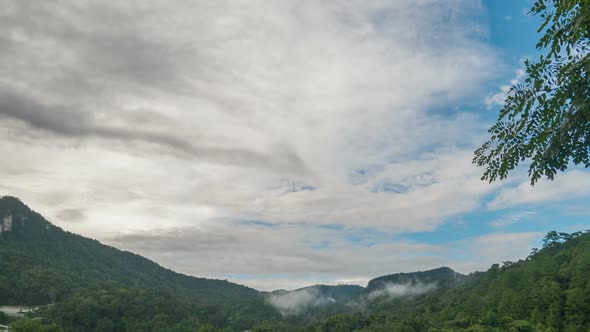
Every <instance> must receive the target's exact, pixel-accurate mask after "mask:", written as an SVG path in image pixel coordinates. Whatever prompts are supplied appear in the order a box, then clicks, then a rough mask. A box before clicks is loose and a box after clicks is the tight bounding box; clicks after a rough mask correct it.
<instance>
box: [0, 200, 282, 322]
mask: <svg viewBox="0 0 590 332" xmlns="http://www.w3.org/2000/svg"><path fill="white" fill-rule="evenodd" d="M0 213H1V214H2V217H3V218H2V219H1V222H0V230H1V233H0V305H47V304H52V303H56V304H59V305H56V306H53V307H52V308H55V310H54V311H57V310H59V309H60V308H61V307H60V306H62V305H65V304H67V303H69V302H72V301H73V302H76V303H69V304H71V305H75V306H77V305H79V304H81V303H82V302H84V301H85V300H88V302H90V303H93V305H94V303H95V302H96V304H97V305H99V304H100V297H101V296H102V295H104V294H107V293H108V294H109V295H113V294H116V295H115V297H120V298H119V299H117V298H113V299H111V300H113V301H114V300H117V301H119V300H120V301H123V300H130V299H128V298H129V297H130V294H134V296H136V297H146V299H145V300H150V301H151V300H157V301H160V302H168V303H167V305H168V306H170V307H180V308H182V307H185V308H188V309H183V310H180V311H179V312H185V311H190V310H198V311H199V313H198V315H196V316H198V317H197V318H198V319H199V321H202V322H206V323H212V324H214V325H216V326H224V325H227V324H224V323H223V322H225V321H228V320H229V319H230V318H231V319H232V320H233V321H234V322H235V323H234V325H236V326H239V327H240V328H242V327H243V328H244V329H245V328H247V327H249V326H252V325H253V324H255V323H256V322H257V321H258V320H259V319H260V318H261V317H264V318H269V319H271V318H273V317H277V316H278V313H276V310H274V309H273V308H272V307H270V306H269V305H267V304H265V300H264V297H263V296H262V295H261V294H260V293H259V292H258V291H256V290H254V289H252V288H249V287H246V286H242V285H238V284H235V283H231V282H227V281H223V280H211V279H205V278H195V277H191V276H187V275H184V274H180V273H176V272H173V271H171V270H169V269H166V268H163V267H161V266H160V265H158V264H156V263H154V262H152V261H150V260H148V259H146V258H144V257H141V256H139V255H136V254H133V253H131V252H126V251H121V250H118V249H116V248H113V247H110V246H106V245H103V244H101V243H99V242H98V241H96V240H92V239H88V238H85V237H82V236H80V235H76V234H73V233H70V232H66V231H64V230H62V229H61V228H59V227H57V226H55V225H53V224H51V223H50V222H48V221H47V220H45V219H44V218H43V217H42V216H41V215H40V214H38V213H36V212H34V211H32V210H31V209H30V208H29V207H28V206H26V205H25V204H23V203H22V202H21V201H20V200H18V199H17V198H14V197H2V198H0ZM121 298H125V299H121ZM78 302H80V303H78ZM99 306H100V305H99ZM191 308H192V309H191ZM75 309H76V308H74V311H75ZM89 311H90V309H89ZM243 311H252V312H253V314H252V315H251V316H256V317H255V318H252V319H251V321H248V318H247V317H246V318H245V317H243V316H244V315H242V314H241V313H242V312H243ZM165 312H168V315H169V316H171V317H172V316H173V314H174V313H175V312H176V308H172V309H170V308H167V309H166V310H165ZM53 314H56V315H57V313H56V312H54V313H53ZM156 314H157V312H156ZM174 315H175V314H174ZM66 316H67V315H66ZM113 316H115V315H113ZM190 316H191V315H187V317H190ZM238 316H239V317H238ZM61 319H63V320H64V321H66V322H65V325H66V326H68V325H69V326H74V325H76V324H77V323H76V322H73V321H71V318H70V317H65V316H59V319H58V323H64V321H59V320H61ZM111 321H113V320H112V319H111ZM222 321H223V322H222ZM0 323H1V322H0ZM121 324H122V323H121ZM94 327H95V326H94V325H93V324H92V323H91V322H88V324H86V328H87V329H88V330H92V329H93V328H94Z"/></svg>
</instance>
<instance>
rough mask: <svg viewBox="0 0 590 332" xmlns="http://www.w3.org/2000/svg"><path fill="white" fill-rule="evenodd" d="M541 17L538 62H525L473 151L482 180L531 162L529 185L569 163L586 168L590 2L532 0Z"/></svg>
mask: <svg viewBox="0 0 590 332" xmlns="http://www.w3.org/2000/svg"><path fill="white" fill-rule="evenodd" d="M531 12H532V13H533V14H534V15H538V16H540V17H541V19H542V20H543V24H542V25H541V27H540V28H539V32H542V33H543V36H542V37H541V39H540V41H539V43H538V44H537V48H538V49H539V50H547V52H546V54H543V55H541V56H540V58H539V60H538V61H536V62H535V61H530V60H527V61H526V62H525V66H526V74H527V77H526V79H525V81H524V83H519V84H517V85H516V86H514V87H512V89H511V90H510V91H509V93H508V98H507V99H506V101H505V104H504V107H503V108H502V110H501V111H500V116H499V119H498V122H497V123H496V124H494V125H493V126H492V127H491V128H490V130H489V132H490V134H491V138H490V140H489V141H487V142H485V143H484V144H483V145H482V147H481V148H479V149H478V150H476V151H475V157H474V159H473V162H474V163H475V164H477V165H478V166H485V167H486V170H485V172H484V173H483V177H482V180H488V181H490V182H492V181H494V180H496V179H497V178H499V179H503V178H505V177H506V176H507V175H508V173H509V171H511V170H512V169H514V168H515V167H516V166H517V165H518V164H519V163H520V162H523V161H525V160H530V161H531V163H530V166H529V176H530V180H531V184H533V185H534V184H535V182H536V181H538V180H539V179H540V178H541V177H543V176H545V177H547V178H549V179H551V180H552V179H553V178H554V176H555V175H556V173H557V171H564V170H565V169H566V168H567V167H568V165H569V163H570V162H573V163H574V164H576V165H578V164H580V165H584V166H585V167H590V77H589V76H588V74H589V73H590V52H589V51H590V48H589V43H590V1H588V0H559V1H557V0H537V1H536V2H535V4H534V6H533V8H532V9H531Z"/></svg>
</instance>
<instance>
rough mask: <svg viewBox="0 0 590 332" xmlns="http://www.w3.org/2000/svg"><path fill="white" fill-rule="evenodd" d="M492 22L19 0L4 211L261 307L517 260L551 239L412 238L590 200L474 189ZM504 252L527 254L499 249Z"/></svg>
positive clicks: (4, 74)
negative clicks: (237, 291) (238, 288)
mask: <svg viewBox="0 0 590 332" xmlns="http://www.w3.org/2000/svg"><path fill="white" fill-rule="evenodd" d="M483 14H484V8H483V6H482V5H481V4H480V3H479V2H477V1H472V0H451V1H434V0H431V1H430V0H424V1H415V0H411V1H410V0H396V1H379V0H376V1H364V0H363V1H361V0H358V1H287V0H284V1H283V0H276V1H275V0H273V1H262V0H261V1H256V0H253V1H240V0H234V1H222V0H215V1H184V0H174V1H165V2H163V1H141V2H132V3H127V2H121V3H120V4H116V2H112V1H110V2H105V1H83V2H81V1H73V0H72V1H65V0H64V1H59V2H54V1H28V0H18V1H10V0H9V1H4V2H3V4H2V8H1V9H0V31H1V32H0V137H1V139H2V141H1V142H0V149H1V151H2V154H3V156H4V160H5V162H4V163H2V164H0V172H1V173H2V174H3V180H2V183H0V193H2V194H7V195H14V196H19V197H20V198H22V199H23V200H24V201H25V202H26V203H27V204H29V205H31V206H32V207H33V208H35V209H37V210H39V211H40V212H42V213H43V214H45V215H46V216H47V217H49V219H50V220H51V221H52V222H54V223H56V224H58V225H60V226H62V227H64V228H66V229H68V230H71V231H75V232H79V233H82V234H83V235H86V236H91V237H94V238H98V239H100V240H103V241H106V242H107V243H109V244H113V245H116V246H117V247H120V248H124V249H129V250H134V251H137V252H139V253H140V254H143V255H146V256H148V257H150V258H152V259H155V260H156V261H158V262H159V263H161V264H163V265H165V266H167V267H172V268H174V269H177V270H179V271H181V272H185V273H190V274H194V275H199V276H212V277H226V276H230V279H232V280H236V281H239V282H243V283H247V284H249V285H253V286H255V287H258V288H264V289H272V288H279V287H287V288H289V287H290V288H293V287H295V286H300V285H303V284H306V283H308V282H310V281H316V280H319V281H324V282H325V281H330V282H357V281H363V280H366V279H367V278H369V277H372V276H376V275H379V274H384V273H392V272H397V271H411V270H416V269H425V268H434V267H438V266H441V265H450V266H452V267H453V268H455V269H458V270H459V271H462V272H469V271H472V270H474V269H477V268H485V266H486V264H489V263H491V262H494V261H497V260H499V259H501V258H506V257H508V258H511V257H513V256H514V255H521V254H522V253H523V252H525V253H526V250H528V248H529V244H530V243H531V241H533V240H534V239H537V238H538V237H539V236H542V235H541V234H537V233H534V232H521V233H515V234H510V233H503V232H502V231H501V230H498V232H497V233H494V234H489V235H484V236H474V237H472V238H468V239H464V240H462V241H459V242H457V243H455V245H454V246H451V247H449V246H443V245H435V244H427V243H420V242H418V241H411V240H407V239H404V238H403V236H402V235H403V234H404V233H408V232H420V231H435V230H436V229H438V227H440V226H441V225H443V224H444V223H445V222H447V221H449V220H451V219H453V218H456V217H459V216H461V215H463V214H465V213H469V212H472V211H474V210H477V209H490V210H498V209H503V208H506V207H509V206H514V205H518V204H525V203H527V204H528V203H534V202H541V201H543V200H546V199H550V198H552V197H555V196H556V195H560V193H561V192H568V193H571V192H574V193H575V195H576V197H578V196H579V195H582V194H584V193H585V192H586V191H585V189H580V188H587V186H586V187H581V186H578V184H579V183H580V182H579V181H578V180H579V179H582V180H583V181H585V182H582V183H588V182H590V178H589V177H588V175H587V173H583V172H577V173H576V172H574V173H571V174H568V177H565V181H563V185H561V184H557V185H555V186H554V187H551V188H548V189H546V190H544V189H543V188H541V189H540V190H539V191H536V192H529V188H528V187H526V186H525V185H522V186H520V185H518V183H516V184H513V186H509V185H510V183H508V186H506V185H504V187H499V185H488V184H486V183H482V182H480V180H479V172H480V170H478V169H475V168H474V167H472V165H471V163H470V159H471V156H472V151H473V148H474V146H476V145H477V144H478V143H479V142H480V140H481V138H482V137H483V135H484V134H485V128H486V127H487V125H488V124H487V123H485V122H484V121H482V120H481V119H480V117H479V116H478V115H476V114H473V113H469V112H466V111H462V110H461V109H457V107H455V106H454V105H459V104H460V103H461V102H462V101H464V100H465V99H466V98H467V97H468V96H472V95H474V94H475V95H478V94H480V95H481V96H482V98H481V108H482V109H484V108H485V107H486V106H485V105H486V104H488V106H489V105H491V104H490V102H487V103H486V102H484V97H485V96H484V95H483V94H481V90H480V87H481V85H482V83H483V82H485V80H486V79H488V78H489V77H491V76H492V75H493V74H494V73H493V70H494V68H495V66H496V65H498V59H497V57H496V51H495V50H494V49H493V48H492V47H491V46H489V45H487V44H486V42H485V36H486V27H485V26H482V25H481V23H479V22H478V21H477V20H475V18H476V17H479V16H481V15H483ZM493 98H496V97H493V96H492V99H493ZM496 99H497V98H496ZM489 100H491V99H489V98H488V101H489ZM494 100H495V99H494ZM516 181H520V182H523V183H525V182H526V179H518V178H517V180H516ZM539 187H543V185H542V184H540V185H539ZM560 188H561V189H560ZM576 188H577V189H576ZM498 190H499V191H500V193H499V194H497V195H496V196H495V198H494V199H493V200H488V201H487V203H484V198H486V197H488V196H489V195H490V194H493V193H495V192H497V191H498ZM576 190H577V191H576ZM513 219H514V218H513ZM513 219H510V222H511V223H514V222H516V221H513ZM496 222H497V224H498V225H502V221H501V220H500V221H496ZM504 223H506V222H504ZM359 234H361V235H359ZM359 236H361V237H363V238H364V239H366V240H367V241H368V242H370V245H363V244H359V243H358V241H351V240H350V239H351V238H355V237H357V238H358V237H359ZM504 238H506V239H510V240H514V241H517V243H518V245H516V247H510V246H509V249H510V250H509V251H507V252H503V251H502V248H505V247H506V246H504V245H503V243H502V241H501V239H504ZM391 239H396V240H395V241H392V240H391ZM498 239H500V240H498ZM482 243H485V244H487V245H488V247H487V249H486V250H480V251H478V250H479V249H476V250H473V251H472V253H473V255H472V256H470V257H463V256H462V258H461V259H457V258H456V257H458V256H457V255H453V253H454V252H455V251H460V250H462V249H465V248H476V247H477V246H478V244H482ZM365 244H366V243H365ZM477 248H478V247H477ZM496 249H497V250H496ZM491 253H493V254H491ZM503 255H505V256H506V257H504V256H503ZM516 257H518V256H516Z"/></svg>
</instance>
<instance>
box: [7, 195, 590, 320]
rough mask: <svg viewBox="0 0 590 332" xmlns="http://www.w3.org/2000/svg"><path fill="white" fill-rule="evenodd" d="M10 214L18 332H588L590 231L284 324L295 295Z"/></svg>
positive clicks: (367, 294)
mask: <svg viewBox="0 0 590 332" xmlns="http://www.w3.org/2000/svg"><path fill="white" fill-rule="evenodd" d="M0 210H2V211H7V210H10V213H11V214H12V216H13V220H14V224H13V230H12V231H10V232H4V233H3V234H2V235H0V305H40V306H41V308H40V309H39V310H37V311H36V312H33V313H30V314H27V317H26V318H24V319H17V318H11V317H8V316H6V315H3V314H0V324H6V323H11V326H12V329H13V331H66V332H69V331H210V332H211V331H244V330H248V329H249V330H251V331H259V332H261V331H310V332H311V331H315V332H317V331H543V332H546V331H567V332H573V331H576V332H578V331H589V330H590V233H588V232H586V233H581V232H579V233H574V234H566V233H557V232H551V233H549V234H548V235H547V237H546V238H545V240H544V245H543V248H541V249H540V250H537V249H534V250H533V252H532V253H531V255H530V256H529V257H527V258H526V259H523V260H520V261H518V262H504V263H503V264H502V265H501V266H500V265H498V264H496V265H493V266H492V267H491V268H490V269H489V270H488V271H486V272H476V273H473V274H471V275H469V276H464V275H461V274H457V273H456V272H454V271H453V270H451V269H449V268H439V269H435V270H431V271H424V272H414V273H400V274H394V275H387V276H382V277H378V278H375V279H373V280H371V281H370V282H369V285H368V286H367V287H366V288H363V287H359V286H350V285H342V286H312V287H307V288H304V289H302V290H299V291H306V292H312V294H314V296H319V297H322V298H330V299H331V301H333V303H332V302H323V303H324V304H322V305H318V306H313V307H311V306H310V307H309V308H307V309H306V310H304V311H303V312H301V313H300V314H297V315H292V316H288V315H287V316H282V315H281V314H280V313H279V311H278V310H276V309H275V308H273V307H272V306H270V305H269V303H268V300H267V298H268V297H270V296H272V295H281V294H288V293H289V292H286V291H277V292H273V293H261V292H257V291H256V290H253V289H250V288H247V287H244V286H240V285H236V284H232V283H229V282H226V281H220V280H208V279H202V278H193V277H188V276H185V275H182V274H178V273H175V272H172V271H170V270H167V269H165V268H162V267H160V266H158V265H157V264H155V263H153V262H151V261H149V260H147V259H145V258H143V257H140V256H137V255H134V254H132V253H129V252H123V251H119V250H117V249H115V248H112V247H108V246H105V245H102V244H100V243H99V242H97V241H94V240H90V239H86V238H83V237H81V236H78V235H75V234H71V233H68V232H65V231H63V230H61V229H59V228H57V227H55V226H53V225H52V224H50V223H49V222H47V221H46V220H45V219H43V217H41V216H40V215H39V214H37V213H35V212H33V211H31V210H30V209H28V207H26V206H25V205H24V204H22V203H21V202H20V201H18V200H17V199H15V198H11V197H4V198H1V199H0ZM392 285H394V286H396V287H397V288H396V287H394V288H393V290H394V291H395V292H397V293H396V295H395V296H391V294H389V295H388V293H387V292H388V290H391V289H390V288H391V286H392ZM433 285H434V286H433ZM388 287H389V288H388ZM404 292H405V294H403V293H404ZM375 294H378V296H375Z"/></svg>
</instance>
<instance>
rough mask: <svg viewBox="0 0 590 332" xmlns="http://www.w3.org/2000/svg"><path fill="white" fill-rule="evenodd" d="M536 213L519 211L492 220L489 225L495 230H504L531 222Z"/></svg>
mask: <svg viewBox="0 0 590 332" xmlns="http://www.w3.org/2000/svg"><path fill="white" fill-rule="evenodd" d="M535 215H536V213H535V212H534V211H518V212H513V213H509V214H506V215H503V216H502V217H500V218H498V219H495V220H492V221H490V222H489V225H490V226H492V227H494V228H503V227H506V226H510V225H513V224H516V223H518V222H521V221H525V220H529V219H531V218H532V217H534V216H535Z"/></svg>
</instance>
